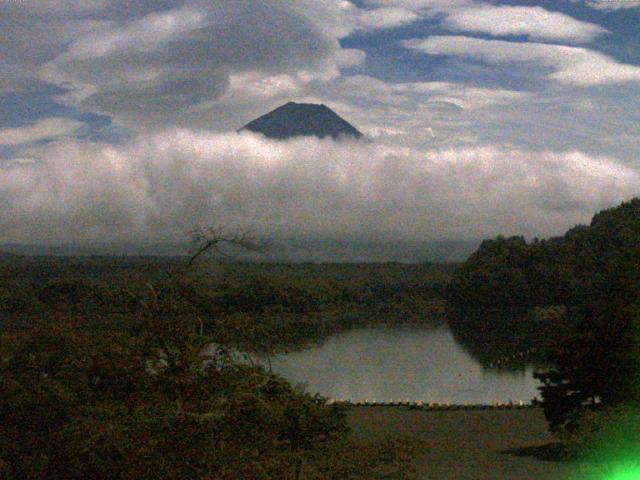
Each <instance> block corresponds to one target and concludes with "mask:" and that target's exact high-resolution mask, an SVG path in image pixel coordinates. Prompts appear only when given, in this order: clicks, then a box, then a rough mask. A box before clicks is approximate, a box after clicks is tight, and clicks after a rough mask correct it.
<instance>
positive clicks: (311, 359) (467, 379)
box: [272, 326, 539, 404]
mask: <svg viewBox="0 0 640 480" xmlns="http://www.w3.org/2000/svg"><path fill="white" fill-rule="evenodd" d="M272 366H273V370H274V371H275V372H277V373H279V374H280V375H282V376H284V377H285V378H287V379H288V380H290V381H291V382H293V383H304V384H306V386H307V390H308V391H309V392H311V393H320V394H321V395H323V396H325V397H329V398H333V399H336V400H353V401H364V400H369V401H372V400H376V401H379V402H380V401H384V402H389V401H396V400H405V399H409V400H411V401H419V400H422V401H425V402H438V403H446V402H451V403H459V404H464V403H491V402H496V401H500V402H508V401H513V402H518V401H520V400H522V401H524V402H528V401H530V400H531V399H532V398H534V397H538V391H537V387H538V385H539V383H538V381H537V380H535V379H534V378H533V376H532V373H533V368H532V367H527V368H526V369H525V370H523V371H516V372H514V371H506V370H491V369H489V370H487V369H484V368H483V367H482V366H481V365H480V364H479V363H478V362H476V361H475V360H474V359H473V357H471V356H470V355H469V354H468V353H466V351H465V350H464V349H463V348H462V347H461V346H460V345H458V344H457V343H456V341H455V339H454V338H453V335H452V334H451V332H450V331H449V329H448V327H446V326H443V327H438V328H425V329H419V328H403V327H398V328H390V327H384V328H363V329H357V330H351V331H348V332H345V333H340V334H336V335H334V336H332V337H330V338H329V339H328V340H327V341H326V342H324V343H323V344H322V345H320V346H317V347H312V348H309V349H307V350H304V351H300V352H292V353H288V354H283V355H278V356H276V357H274V358H272Z"/></svg>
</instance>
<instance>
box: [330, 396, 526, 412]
mask: <svg viewBox="0 0 640 480" xmlns="http://www.w3.org/2000/svg"><path fill="white" fill-rule="evenodd" d="M327 404H329V405H333V404H339V405H345V406H348V407H408V408H409V409H411V410H520V409H525V408H533V407H535V405H534V403H533V402H528V403H525V402H523V401H522V400H520V401H518V402H512V401H509V402H491V403H485V404H480V403H474V404H459V403H458V404H456V403H450V402H445V403H437V402H423V401H409V400H408V399H407V400H404V401H401V400H399V401H397V402H393V401H391V402H376V401H375V399H372V400H368V399H366V400H362V401H359V400H356V401H355V402H354V401H353V400H346V401H345V400H335V399H332V398H330V399H328V400H327Z"/></svg>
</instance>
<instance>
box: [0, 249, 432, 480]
mask: <svg viewBox="0 0 640 480" xmlns="http://www.w3.org/2000/svg"><path fill="white" fill-rule="evenodd" d="M23 260H24V259H23ZM23 260H20V259H11V262H10V264H9V265H8V266H6V267H5V268H7V269H8V270H9V271H11V269H13V270H14V273H15V270H16V269H18V270H20V269H22V271H23V272H27V273H28V274H27V275H18V276H15V275H12V274H10V273H7V270H5V275H3V288H2V293H3V297H2V298H3V303H2V307H3V313H4V317H5V318H4V325H3V327H5V328H4V329H3V331H2V332H0V391H2V401H0V477H1V478H7V479H9V480H23V479H34V480H35V479H45V480H48V479H86V478H92V479H112V478H119V479H136V480H138V479H150V480H151V479H154V480H155V479H176V480H178V479H180V480H183V479H220V480H224V479H229V480H231V479H256V480H258V479H260V480H262V479H292V480H299V479H318V480H320V479H326V480H328V479H334V478H345V479H377V478H378V479H383V478H385V479H386V478H412V466H411V461H412V459H413V457H414V456H415V455H416V454H417V453H418V452H419V451H421V450H422V449H423V447H424V446H423V445H420V444H418V443H416V442H411V441H410V440H404V441H402V440H393V441H386V442H377V443H372V442H363V441H357V442H354V441H352V440H351V439H350V437H349V431H348V427H347V423H346V420H345V415H344V411H343V409H342V407H339V406H336V405H327V404H326V401H325V399H323V398H321V397H319V396H312V395H310V394H307V393H305V392H304V391H302V390H300V389H298V388H294V387H292V386H291V385H290V384H289V383H288V382H286V381H285V380H284V379H282V378H279V377H277V376H275V375H273V374H271V373H269V372H267V371H265V370H264V369H263V368H261V367H260V366H255V365H249V364H246V363H239V362H238V361H237V360H236V359H235V356H234V355H233V354H232V347H236V346H237V344H238V343H239V342H240V343H241V342H242V341H243V340H242V339H250V338H252V337H253V336H255V335H263V337H262V338H266V337H265V335H264V334H261V333H260V332H264V331H265V329H264V326H262V325H261V324H260V322H259V319H260V317H259V316H257V315H255V314H256V313H264V312H269V313H270V314H273V313H274V312H281V313H282V312H284V313H287V314H293V313H300V314H306V313H308V312H312V311H313V309H314V308H317V306H318V304H317V303H314V301H313V298H314V297H313V296H311V295H310V294H309V292H307V291H306V290H296V289H295V288H289V289H287V288H283V289H282V290H280V289H279V288H276V287H274V286H273V285H272V284H270V283H262V282H257V281H255V280H254V279H249V280H245V281H247V282H248V283H247V284H245V285H244V286H235V285H233V284H231V283H229V280H228V278H227V279H225V280H224V281H222V282H220V283H217V281H216V282H213V283H212V282H209V283H207V281H206V278H203V275H205V273H210V272H207V271H204V272H203V271H201V272H200V273H199V274H197V275H194V274H192V272H190V271H185V270H184V269H181V268H179V267H180V266H181V262H180V261H179V260H177V259H174V260H171V261H166V262H162V264H161V267H162V268H158V265H155V266H154V269H153V270H151V271H148V270H146V269H148V268H149V264H148V263H144V262H141V263H137V262H135V261H133V262H131V263H130V264H129V265H128V266H127V267H126V268H125V269H124V272H122V271H121V272H117V271H116V270H117V266H116V267H115V268H114V267H113V266H112V265H104V263H102V262H103V260H104V259H101V260H97V261H96V263H95V264H92V262H85V263H82V262H80V263H75V262H74V261H62V262H60V261H58V260H56V261H54V262H50V261H51V259H46V262H47V265H48V267H47V268H42V265H39V266H38V267H39V268H34V265H33V263H32V260H24V261H23ZM58 262H59V263H58ZM182 263H183V262H182ZM74 269H75V270H77V271H76V272H74ZM78 271H80V272H81V274H82V276H78V275H77V273H78ZM105 272H106V273H105ZM232 281H234V280H232ZM358 288H359V287H358ZM332 298H333V297H332ZM347 299H348V301H351V300H352V299H353V297H347ZM360 301H362V297H360ZM339 302H345V300H344V299H340V301H339ZM339 304H342V303H339ZM278 325H280V324H278ZM213 345H215V346H213Z"/></svg>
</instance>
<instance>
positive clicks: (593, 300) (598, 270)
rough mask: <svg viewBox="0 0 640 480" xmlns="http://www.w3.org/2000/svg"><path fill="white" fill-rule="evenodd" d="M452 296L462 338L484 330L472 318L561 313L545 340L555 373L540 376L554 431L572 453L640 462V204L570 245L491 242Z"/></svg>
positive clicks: (461, 274)
mask: <svg viewBox="0 0 640 480" xmlns="http://www.w3.org/2000/svg"><path fill="white" fill-rule="evenodd" d="M446 296H447V299H448V303H449V305H450V306H452V307H454V308H455V309H456V310H457V311H459V312H463V313H462V314H461V315H460V316H459V317H458V318H461V319H462V320H460V322H459V323H460V325H459V328H461V329H462V331H468V330H469V329H470V328H472V329H474V330H476V331H479V330H481V329H482V327H478V326H477V322H476V324H474V321H473V318H474V316H473V315H470V314H469V310H480V311H485V312H486V311H501V310H502V311H504V310H508V311H511V312H514V311H519V312H521V313H522V312H525V313H524V315H525V317H526V316H529V317H530V316H531V312H534V311H538V312H541V311H542V312H545V311H546V312H549V306H555V312H556V313H558V312H561V313H562V314H561V315H560V316H557V315H555V316H554V321H553V322H545V324H544V327H543V329H542V333H540V334H539V335H538V341H539V342H540V344H541V345H540V346H541V347H544V356H545V360H546V362H547V364H548V368H545V369H542V370H539V371H538V372H537V373H536V377H537V378H538V379H539V380H540V381H541V382H542V387H541V394H542V403H543V408H544V412H545V415H546V417H547V419H548V421H549V424H550V427H551V429H552V430H553V431H555V432H557V433H559V434H561V435H562V436H563V438H564V439H565V440H566V443H567V446H568V453H571V454H574V455H583V456H585V457H586V458H592V459H599V460H602V459H606V458H607V457H609V458H614V457H616V456H617V457H618V458H622V457H627V456H628V457H629V458H638V456H639V455H640V436H639V435H638V430H637V428H636V425H637V419H638V418H640V199H634V200H631V201H629V202H625V203H623V204H621V205H620V206H618V207H616V208H611V209H608V210H604V211H602V212H600V213H598V214H596V215H595V216H594V217H593V219H592V221H591V223H590V225H588V226H577V227H575V228H572V229H571V230H569V231H568V232H567V233H566V234H565V235H564V236H563V237H558V238H552V239H549V240H543V241H539V240H534V241H533V242H531V243H527V242H526V241H525V240H524V238H522V237H511V238H504V237H498V238H496V239H495V240H487V241H485V242H483V243H482V245H481V246H480V248H479V249H478V250H477V251H476V252H475V253H474V254H473V255H472V256H471V257H470V258H469V259H468V260H467V261H466V262H465V263H464V264H462V265H461V266H460V267H459V268H458V269H457V270H456V272H455V274H454V276H453V278H452V281H451V283H450V284H449V286H448V288H447V294H446ZM558 307H559V309H558ZM464 312H467V313H464ZM485 323H487V324H491V323H492V319H491V318H486V322H485ZM473 325H475V326H473ZM484 328H491V327H484ZM498 329H500V327H498ZM502 330H505V331H508V332H509V331H510V330H511V328H510V327H506V328H505V327H502ZM476 343H478V342H476Z"/></svg>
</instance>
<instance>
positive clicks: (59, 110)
mask: <svg viewBox="0 0 640 480" xmlns="http://www.w3.org/2000/svg"><path fill="white" fill-rule="evenodd" d="M639 25H640V0H638V1H635V0H627V1H624V0H589V1H577V0H554V1H542V0H539V1H507V2H499V1H480V0H357V1H356V0H352V1H347V0H234V1H228V0H182V1H178V0H153V1H150V0H139V1H122V0H0V31H1V32H2V35H0V73H1V75H0V106H1V108H0V201H1V202H2V205H3V208H2V209H0V242H3V243H8V242H10V243H15V242H28V243H50V244H55V243H65V242H72V241H75V242H82V241H103V242H110V241H113V242H121V241H126V242H137V241H146V242H149V241H153V242H162V241H179V240H181V239H182V238H184V235H185V232H187V231H188V230H190V229H192V228H194V227H197V226H205V225H227V226H231V225H233V226H237V227H240V228H244V229H249V230H251V231H253V232H255V233H256V234H258V235H260V236H269V237H278V238H289V237H291V238H293V237H313V238H322V239H333V240H358V241H363V240H364V241H385V242H394V241H430V240H442V239H481V238H489V237H495V236H496V235H498V234H504V235H525V236H527V237H528V238H532V237H534V236H536V237H540V238H543V237H548V236H553V235H560V234H562V233H564V231H566V230H567V229H568V228H570V227H572V226H573V225H575V224H578V223H588V222H589V220H590V218H591V216H592V215H593V214H594V213H595V212H596V211H598V210H601V209H603V208H608V207H612V206H615V205H616V204H618V203H620V202H621V201H624V200H628V199H630V198H633V197H634V196H637V195H638V193H639V192H640V155H639V153H640V128H639V125H640V27H639ZM288 101H295V102H309V103H323V104H325V105H327V106H329V107H330V108H332V109H333V110H334V111H336V112H337V113H338V114H339V115H341V116H342V117H343V118H345V119H346V120H347V121H349V122H350V123H352V124H353V125H354V126H355V127H356V128H358V129H359V130H360V131H362V132H363V133H364V134H365V135H366V141H360V142H358V141H349V140H347V141H333V140H330V139H324V140H320V139H317V138H298V139H292V140H287V141H274V140H268V139H266V138H264V137H261V136H260V135H256V134H252V133H248V132H242V133H237V130H238V129H239V128H240V127H242V126H243V125H245V124H246V123H248V122H249V121H251V120H253V119H254V118H256V117H258V116H260V115H262V114H264V113H266V112H268V111H270V110H273V109H274V108H276V107H278V106H280V105H281V104H283V103H286V102H288Z"/></svg>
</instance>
